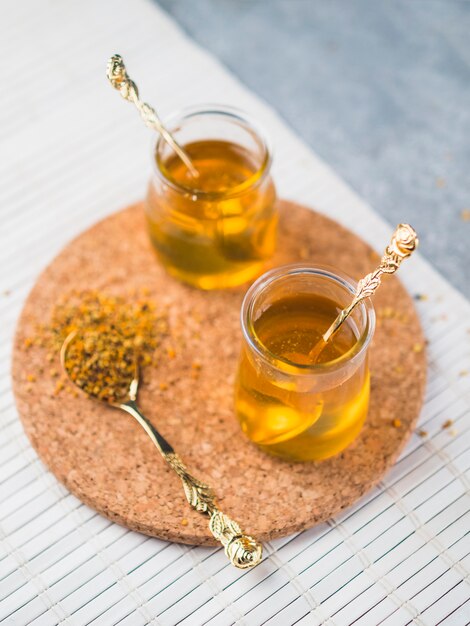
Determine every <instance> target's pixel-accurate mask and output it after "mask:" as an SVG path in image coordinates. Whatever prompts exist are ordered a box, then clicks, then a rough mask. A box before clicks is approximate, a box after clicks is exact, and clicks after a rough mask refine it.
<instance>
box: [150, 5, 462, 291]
mask: <svg viewBox="0 0 470 626" xmlns="http://www.w3.org/2000/svg"><path fill="white" fill-rule="evenodd" d="M156 1H157V2H158V4H160V5H161V6H162V7H163V8H164V9H166V10H167V11H168V13H169V14H171V15H172V16H173V17H174V18H176V20H177V21H178V22H179V23H180V25H181V26H182V27H183V28H184V29H185V30H186V31H187V32H188V33H189V35H190V36H191V37H192V38H193V39H194V40H196V41H197V42H199V43H200V44H201V45H202V46H204V47H205V48H207V49H208V50H210V51H211V52H212V53H213V54H215V55H216V56H217V57H218V58H219V59H220V60H221V61H222V62H223V63H224V64H225V65H226V66H227V67H228V68H230V69H231V70H232V71H233V72H234V73H235V74H236V75H237V76H238V77H239V78H240V79H241V80H242V81H243V82H244V83H245V84H246V85H247V86H248V87H249V88H251V89H252V90H253V91H254V92H256V93H258V94H259V95H260V96H262V97H263V98H264V99H265V100H266V101H267V102H269V103H270V104H271V105H272V106H273V107H274V108H275V109H277V111H278V112H279V113H280V114H281V115H282V116H283V117H284V119H285V120H286V121H287V122H288V123H289V124H290V126H291V127H293V128H294V129H295V130H296V131H297V133H298V134H300V135H301V136H302V137H303V139H304V140H305V141H306V142H307V143H308V144H309V145H310V146H311V147H312V148H313V150H314V151H315V152H316V153H317V154H318V155H319V156H320V157H321V158H323V159H324V160H325V161H326V162H327V163H328V164H329V165H330V166H332V167H333V169H335V170H336V172H337V173H338V174H339V175H340V176H341V177H342V178H343V179H344V180H346V181H347V182H348V183H349V184H350V185H351V186H352V187H353V188H354V189H355V190H356V191H357V192H358V193H359V194H360V195H361V196H362V197H364V198H365V199H366V200H367V201H368V202H369V203H370V204H371V205H372V206H373V207H374V208H375V209H376V210H377V211H378V212H379V213H381V214H382V215H383V217H384V218H386V219H387V220H388V221H389V222H390V223H391V224H393V225H394V224H395V223H398V222H399V221H409V222H410V223H411V224H413V226H414V227H415V228H416V229H417V230H418V232H419V234H420V237H421V244H422V245H421V252H422V253H423V254H424V256H425V257H426V258H427V259H428V260H430V261H431V262H432V263H433V264H434V265H435V266H436V267H437V269H439V270H440V271H441V272H442V273H443V274H444V275H445V276H446V277H447V279H448V280H449V281H450V282H451V283H453V284H454V285H455V286H456V287H458V288H459V289H460V290H461V291H462V292H463V293H464V294H465V295H466V296H467V297H470V269H469V268H470V222H468V221H467V222H465V221H463V219H462V217H461V212H462V211H463V210H465V209H470V176H469V173H470V144H469V138H470V2H467V1H465V0H461V1H459V0H380V1H379V0H156ZM189 63H190V61H189Z"/></svg>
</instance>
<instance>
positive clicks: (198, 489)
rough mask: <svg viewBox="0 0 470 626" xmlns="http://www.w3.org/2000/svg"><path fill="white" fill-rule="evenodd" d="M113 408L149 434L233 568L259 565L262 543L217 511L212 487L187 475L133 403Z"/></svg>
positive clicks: (182, 465)
mask: <svg viewBox="0 0 470 626" xmlns="http://www.w3.org/2000/svg"><path fill="white" fill-rule="evenodd" d="M116 406H117V407H119V408H121V409H122V410H123V411H126V413H129V414H130V415H132V417H134V418H135V419H136V420H137V421H138V422H139V424H140V425H141V426H142V428H143V429H144V430H145V432H146V433H147V434H148V435H149V437H150V439H151V440H152V441H153V443H154V445H155V446H156V448H157V449H158V451H159V452H160V454H161V455H162V457H163V458H164V459H165V461H166V462H167V463H168V465H169V466H170V467H171V468H172V469H173V470H174V471H175V472H176V474H178V476H179V477H180V479H181V482H182V483H183V489H184V493H185V496H186V500H187V501H188V502H189V504H190V505H191V506H192V507H193V509H195V510H196V511H199V513H204V514H206V515H208V516H209V518H210V520H209V530H210V531H211V533H212V535H213V536H214V537H215V539H217V541H219V542H220V543H221V544H222V545H223V547H224V550H225V554H226V555H227V557H228V558H229V560H230V562H231V563H232V565H234V566H235V567H239V568H241V569H246V568H249V567H254V566H255V565H258V563H260V561H261V559H262V555H263V548H262V546H261V544H259V543H258V542H257V541H256V540H255V539H253V537H250V535H245V534H244V533H243V532H242V530H241V528H240V526H239V525H238V524H237V522H234V521H233V520H232V519H230V518H229V517H228V516H227V515H225V514H224V513H222V511H220V510H219V509H218V508H217V504H216V499H215V496H214V494H213V492H212V490H211V488H210V487H209V486H208V485H206V484H205V483H203V482H202V481H200V480H198V479H197V478H195V477H194V476H193V475H192V474H190V473H189V472H188V470H187V469H186V466H185V464H184V463H183V461H182V460H181V459H180V457H179V456H178V455H177V454H176V452H175V451H174V449H173V447H172V446H171V445H170V444H169V443H168V441H167V440H166V439H165V438H164V437H163V436H162V435H160V433H159V432H158V430H157V429H156V428H155V427H154V426H153V425H152V424H151V423H150V421H149V420H148V419H147V418H146V417H145V415H143V413H141V411H140V410H139V408H138V406H137V404H136V402H135V400H129V401H127V402H123V403H121V404H117V405H116Z"/></svg>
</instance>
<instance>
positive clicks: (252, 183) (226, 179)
mask: <svg viewBox="0 0 470 626" xmlns="http://www.w3.org/2000/svg"><path fill="white" fill-rule="evenodd" d="M166 125H167V127H168V129H169V130H170V131H171V132H172V134H173V135H174V137H175V139H176V140H177V141H178V142H179V144H180V145H182V146H183V147H184V149H185V150H186V152H187V153H188V155H189V156H190V158H191V160H192V162H193V164H194V165H195V167H196V169H197V170H198V172H199V176H198V177H197V178H193V177H191V175H190V173H189V171H188V170H187V168H186V167H185V166H184V164H183V163H182V162H181V161H180V159H179V158H178V157H177V156H176V155H175V154H174V152H173V151H172V149H171V148H170V147H169V146H168V144H167V143H166V142H165V141H163V140H162V139H158V140H157V142H156V145H155V146H154V149H153V151H152V166H153V172H152V178H151V181H150V184H149V188H148V194H147V201H146V214H147V221H148V228H149V233H150V238H151V241H152V243H153V246H154V248H155V250H156V252H157V254H158V257H159V258H160V260H161V262H162V263H163V265H164V266H165V268H166V269H167V271H168V272H169V273H170V274H172V275H173V276H175V277H176V278H178V279H180V280H182V281H184V282H187V283H189V284H190V285H193V286H195V287H199V288H201V289H219V288H225V287H232V286H236V285H240V284H242V283H244V282H246V281H249V280H250V279H253V278H254V277H255V276H257V275H259V274H260V273H261V272H262V271H263V267H264V264H265V262H266V261H267V260H268V259H269V258H270V257H271V256H272V254H273V253H274V249H275V244H276V230H277V221H278V213H277V209H276V206H275V199H276V195H275V189H274V185H273V182H272V180H271V177H270V168H271V152H270V149H269V147H268V144H267V141H266V139H265V138H264V136H263V134H262V133H261V131H260V130H259V129H258V128H257V127H256V125H255V124H254V123H253V122H252V121H250V120H249V119H248V118H247V117H246V116H245V114H243V113H241V112H239V111H237V110H235V109H231V108H225V107H220V106H204V107H197V108H192V109H188V110H186V111H183V112H182V113H180V114H177V115H174V116H173V117H172V118H170V119H169V120H168V121H167V124H166Z"/></svg>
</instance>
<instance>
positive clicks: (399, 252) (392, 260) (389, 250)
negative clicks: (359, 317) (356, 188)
mask: <svg viewBox="0 0 470 626" xmlns="http://www.w3.org/2000/svg"><path fill="white" fill-rule="evenodd" d="M418 244H419V239H418V235H417V234H416V231H415V230H414V228H412V227H411V226H410V225H409V224H398V226H397V227H396V229H395V231H394V233H393V236H392V239H391V241H390V243H389V245H388V246H387V247H386V249H385V253H384V255H383V257H382V258H381V260H380V264H379V266H378V267H377V268H376V269H375V270H374V271H373V272H371V273H370V274H367V276H365V277H364V278H361V280H360V281H359V282H358V283H357V289H356V293H355V294H354V298H353V300H352V302H351V304H350V305H349V306H348V307H346V308H345V309H343V310H342V311H340V312H339V314H338V316H337V317H336V319H335V320H334V321H333V323H332V324H331V325H330V326H329V327H328V329H327V330H326V331H325V332H324V333H323V335H322V337H321V339H320V340H319V341H318V343H316V344H315V345H314V346H313V348H312V349H311V350H310V352H309V353H308V356H307V359H306V362H307V363H315V361H316V360H317V359H318V357H319V356H320V354H321V352H322V351H323V349H324V348H325V346H326V344H327V343H328V341H329V340H330V339H331V338H332V337H333V335H334V334H335V333H336V332H338V330H339V329H340V328H341V325H342V324H343V323H344V322H345V321H346V319H347V318H348V317H349V315H350V314H351V313H352V311H353V310H354V309H355V307H356V306H357V305H358V304H359V302H361V300H364V298H370V296H372V295H373V294H374V293H375V292H376V291H377V289H378V288H379V286H380V284H381V279H382V276H383V275H384V274H394V273H395V272H396V271H397V269H398V268H399V267H400V265H401V263H402V261H403V260H404V259H406V258H407V257H409V256H410V255H411V254H412V253H413V252H414V251H415V250H416V248H417V247H418Z"/></svg>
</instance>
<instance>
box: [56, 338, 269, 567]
mask: <svg viewBox="0 0 470 626" xmlns="http://www.w3.org/2000/svg"><path fill="white" fill-rule="evenodd" d="M60 362H61V364H62V367H63V369H64V371H65V373H66V375H67V377H68V378H69V380H70V381H71V382H72V383H73V384H74V385H76V386H77V387H79V388H80V389H81V390H82V391H84V392H85V393H86V394H87V395H88V396H89V397H91V398H94V399H95V400H99V401H101V402H105V403H107V404H108V405H109V406H112V407H114V408H117V409H121V410H123V411H125V412H126V413H128V414H129V415H131V416H132V417H133V418H134V419H135V420H136V421H137V422H138V423H139V424H140V426H142V428H143V429H144V430H145V432H146V433H147V435H148V436H149V437H150V439H151V440H152V442H153V444H154V445H155V447H156V448H157V450H158V451H159V452H160V454H161V455H162V457H163V458H164V460H165V461H166V462H167V463H168V465H169V466H170V467H171V469H172V470H173V471H174V472H175V473H176V474H177V475H178V476H179V478H180V479H181V482H182V484H183V489H184V494H185V496H186V499H187V501H188V502H189V504H190V506H191V507H192V508H193V509H195V510H196V511H198V512H199V513H202V514H205V515H207V516H208V517H209V530H210V532H211V533H212V535H213V536H214V538H215V539H216V540H217V541H219V542H220V543H221V544H222V546H223V547H224V551H225V554H226V555H227V557H228V559H229V560H230V562H231V563H232V565H234V566H235V567H238V568H241V569H246V568H250V567H254V566H255V565H257V564H258V563H260V561H261V559H262V546H261V544H259V543H258V542H257V541H256V540H255V539H254V538H253V537H250V536H249V535H245V534H244V533H243V532H242V530H241V528H240V526H239V525H238V523H237V522H235V521H233V520H232V519H230V518H229V517H228V516H227V515H225V513H223V512H222V511H220V509H219V508H218V507H217V503H216V499H215V496H214V494H213V492H212V490H211V488H210V487H209V486H208V485H207V484H206V483H204V482H202V481H200V480H199V479H197V478H195V477H194V476H193V475H192V474H190V473H189V472H188V470H187V469H186V466H185V464H184V463H183V461H182V460H181V458H180V457H179V456H178V454H176V452H175V450H174V449H173V447H172V446H171V445H170V444H169V443H168V441H167V440H166V439H165V438H164V437H163V436H162V435H161V434H160V433H159V432H158V430H157V429H156V428H155V426H154V425H153V424H152V423H151V422H150V420H149V419H148V418H146V417H145V416H144V415H143V413H142V412H141V411H140V409H139V407H138V405H137V391H138V387H139V367H138V358H137V353H136V349H135V346H134V345H133V343H132V342H131V341H129V340H125V339H123V338H122V337H121V336H120V335H119V333H117V332H111V333H102V332H98V331H94V332H87V333H86V334H84V335H83V336H81V335H79V333H78V331H73V332H71V333H70V334H69V335H68V336H67V337H66V339H65V341H64V343H63V344H62V348H61V351H60Z"/></svg>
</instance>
